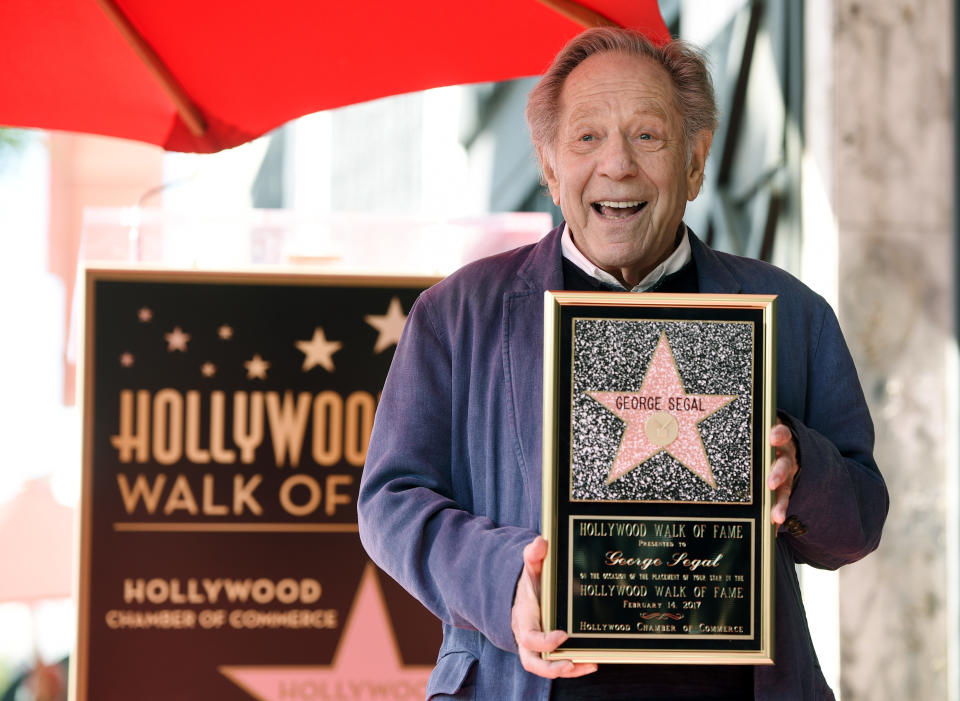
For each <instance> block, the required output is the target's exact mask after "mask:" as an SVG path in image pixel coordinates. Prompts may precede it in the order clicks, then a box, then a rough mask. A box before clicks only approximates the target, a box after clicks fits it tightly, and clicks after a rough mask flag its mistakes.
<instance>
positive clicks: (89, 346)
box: [70, 263, 442, 701]
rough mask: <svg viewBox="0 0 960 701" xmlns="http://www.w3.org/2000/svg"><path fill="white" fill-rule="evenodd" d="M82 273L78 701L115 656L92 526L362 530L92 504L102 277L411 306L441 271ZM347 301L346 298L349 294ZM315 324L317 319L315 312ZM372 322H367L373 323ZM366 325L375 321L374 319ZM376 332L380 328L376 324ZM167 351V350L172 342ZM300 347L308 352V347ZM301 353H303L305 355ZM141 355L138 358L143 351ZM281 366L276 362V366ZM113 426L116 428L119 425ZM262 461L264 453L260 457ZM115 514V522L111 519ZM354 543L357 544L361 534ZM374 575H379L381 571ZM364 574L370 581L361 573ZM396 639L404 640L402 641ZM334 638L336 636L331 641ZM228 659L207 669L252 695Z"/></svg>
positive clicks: (331, 522) (111, 269)
mask: <svg viewBox="0 0 960 701" xmlns="http://www.w3.org/2000/svg"><path fill="white" fill-rule="evenodd" d="M80 279H81V280H82V283H83V287H82V290H83V298H82V302H81V306H80V308H81V309H82V310H83V317H82V319H81V322H80V327H81V329H82V333H81V343H80V353H79V356H80V357H79V358H78V368H79V372H78V376H79V378H78V379H79V388H78V389H79V391H78V397H79V398H80V406H81V413H82V426H83V428H82V430H83V434H82V435H83V439H82V444H83V447H82V481H81V499H80V509H79V519H80V520H79V524H80V528H79V529H78V540H79V543H78V558H77V573H76V574H77V633H76V636H77V637H76V641H77V644H76V649H75V654H74V655H73V656H72V660H71V674H70V676H71V693H72V696H71V698H74V699H76V701H85V700H86V699H90V698H93V697H94V696H96V695H97V693H95V692H98V690H97V689H94V688H93V687H92V686H91V678H92V676H93V674H92V673H93V672H94V671H95V670H98V669H100V668H99V667H97V666H96V665H101V666H102V665H103V664H104V662H110V660H106V659H104V657H103V655H102V654H100V655H99V656H98V654H97V650H95V649H94V648H95V647H96V646H95V645H94V644H92V642H93V638H92V636H93V632H92V629H93V627H94V626H95V625H99V624H100V623H102V621H101V620H98V619H97V616H100V615H101V614H102V611H101V610H100V607H99V605H98V604H95V602H94V597H95V596H97V595H98V591H97V590H95V584H96V582H95V577H96V576H100V577H101V578H102V577H103V575H102V573H101V574H100V575H96V572H95V569H96V568H97V567H101V568H102V567H103V565H102V564H101V565H95V564H94V561H95V560H97V559H99V560H100V561H101V563H103V562H106V558H107V557H108V556H109V554H110V553H109V551H110V547H111V546H110V545H109V544H106V549H104V543H101V542H99V541H97V540H96V538H95V531H103V530H104V529H105V528H106V527H109V529H110V530H112V531H113V532H114V533H116V534H125V535H129V534H133V535H136V534H137V533H148V534H151V537H153V538H155V539H159V538H163V537H166V534H168V533H169V534H190V533H196V534H198V536H197V537H203V534H206V533H211V534H217V533H223V534H225V535H226V537H230V534H234V533H246V532H250V533H254V534H256V535H257V536H258V537H259V536H269V537H274V536H275V537H277V538H284V537H285V536H286V535H288V534H300V536H301V537H302V536H304V535H305V536H308V537H314V536H313V535H312V534H318V535H319V536H320V537H321V538H323V537H325V536H323V535H321V534H329V535H330V536H331V537H346V538H356V533H357V530H358V528H357V524H356V520H355V519H353V520H352V521H350V520H349V518H347V520H344V517H334V518H326V519H325V518H320V519H319V520H312V519H311V518H310V517H304V518H303V519H301V520H300V521H297V520H296V519H294V518H293V516H290V514H289V513H288V514H287V518H286V519H285V520H281V521H277V522H274V521H276V519H269V518H267V519H264V520H265V521H270V522H265V523H260V524H254V525H253V526H252V527H247V526H245V525H244V524H234V523H231V522H229V521H230V520H229V518H228V517H209V518H203V517H201V518H198V519H194V521H195V522H192V523H183V522H182V521H184V520H185V519H174V518H171V519H169V521H170V522H169V523H166V522H163V521H164V519H161V518H153V517H148V518H146V519H143V518H132V517H131V518H130V519H129V520H130V521H131V522H130V523H126V522H117V521H115V519H113V518H111V517H110V516H109V512H108V514H106V515H105V514H104V512H103V511H102V504H101V505H100V507H97V508H95V507H94V499H95V497H96V499H97V500H99V501H101V502H102V501H104V499H103V494H102V493H101V492H98V491H97V488H96V487H95V472H96V471H97V470H100V471H107V472H109V470H110V464H109V462H108V463H107V466H106V467H104V466H103V465H100V466H99V467H98V463H97V461H98V454H97V448H96V446H97V445H98V443H102V442H103V437H104V435H108V434H104V427H103V426H99V423H102V422H103V418H102V416H100V415H99V412H100V411H101V407H102V406H105V405H104V401H113V399H114V398H113V397H100V396H99V394H98V393H99V392H102V391H104V390H101V387H102V385H103V382H104V379H105V378H103V377H98V375H97V372H96V367H97V366H98V362H99V361H101V360H102V356H103V354H104V353H107V351H106V350H104V349H102V348H98V347H97V339H98V338H99V337H100V332H101V328H100V325H101V324H106V325H110V324H114V325H115V324H117V323H118V320H117V319H114V318H107V319H105V320H101V319H99V318H98V317H97V313H96V310H97V308H98V307H97V305H98V285H100V284H101V283H118V284H121V285H122V284H133V285H134V287H135V286H136V285H137V284H143V285H157V284H159V285H163V284H166V283H171V286H173V285H176V284H182V285H185V286H201V287H202V286H207V287H209V288H210V289H213V288H218V287H219V288H224V287H230V289H233V287H237V286H247V287H251V288H252V287H259V288H262V289H263V290H265V291H269V290H282V289H283V288H290V287H298V288H307V287H310V288H322V287H329V288H335V290H341V289H344V288H346V289H347V290H354V289H355V290H356V291H357V292H358V293H362V292H364V291H366V292H368V293H370V292H371V291H376V294H381V293H382V294H383V295H385V297H384V299H386V298H387V297H389V294H391V293H394V292H396V293H397V294H400V295H401V296H403V297H404V299H408V298H409V299H408V302H407V305H408V306H409V305H410V304H412V300H413V299H414V298H415V296H417V295H419V293H420V291H422V290H423V289H426V288H427V287H429V286H431V285H433V284H435V283H436V282H438V281H439V280H441V279H442V278H441V277H439V276H433V275H430V276H427V275H389V274H384V275H379V274H348V273H338V272H331V271H330V270H329V269H323V270H316V269H310V268H305V267H297V268H292V267H290V268H287V267H282V268H281V267H276V268H274V267H271V268H259V269H249V270H184V269H176V268H163V267H151V266H132V265H129V264H127V265H111V264H103V263H96V264H90V265H88V266H85V267H84V268H83V269H82V271H81V276H80ZM342 301H344V302H345V301H346V300H342ZM188 302H190V304H194V303H195V304H201V303H202V300H199V299H198V300H196V301H195V302H194V301H192V300H188ZM385 304H386V302H384V305H385ZM391 305H392V302H391ZM333 309H334V310H335V311H333V312H332V314H333V315H336V314H343V313H344V311H343V307H341V306H338V307H334V308H333ZM376 311H377V312H378V313H379V312H382V311H383V309H380V308H378V309H377V310H376ZM401 311H402V310H401ZM256 313H258V314H263V312H262V311H258V312H256ZM237 316H238V317H241V318H246V317H243V312H242V311H238V312H237ZM258 318H259V317H258ZM290 318H296V317H290ZM141 321H142V319H141ZM284 323H286V322H284ZM310 323H312V319H311V321H310ZM367 323H368V324H369V322H367ZM369 325H371V326H372V324H369ZM164 330H167V329H166V327H164ZM311 330H312V326H311ZM373 333H374V335H375V334H376V331H374V332H373ZM306 336H309V333H306ZM188 338H189V337H188ZM298 338H299V337H298ZM195 340H196V339H195ZM304 342H306V341H304ZM377 343H379V339H378V340H377ZM167 350H168V351H169V350H170V349H167ZM381 350H382V349H381ZM301 352H302V353H305V352H306V351H301ZM373 352H374V353H380V352H381V351H379V350H376V349H374V351H373ZM383 355H384V356H385V357H386V356H387V355H389V357H392V352H391V353H389V354H387V353H383ZM171 357H174V355H171ZM110 358H111V361H115V359H114V358H113V357H112V356H110ZM301 359H303V358H302V356H301ZM137 361H138V362H140V359H139V357H138V359H137ZM121 362H122V361H121ZM338 362H339V361H338ZM387 362H389V358H387ZM276 367H279V365H277V366H276ZM287 367H289V366H287ZM295 369H296V370H297V371H300V369H301V368H300V367H299V365H298V366H295ZM384 376H385V373H384ZM381 381H382V380H381ZM104 392H105V391H104ZM114 430H116V427H115V425H114ZM188 442H189V439H188ZM266 445H267V443H264V444H263V446H264V452H269V451H268V449H267V448H266V447H265V446H266ZM99 460H100V461H101V462H102V456H99ZM257 460H259V457H258V458H257ZM143 464H145V465H147V466H148V467H149V468H150V469H152V470H153V471H154V472H156V471H157V470H161V471H162V470H163V469H164V468H163V467H162V466H160V467H158V465H157V464H154V463H153V462H150V463H146V462H144V463H143ZM238 464H239V460H238ZM257 464H258V463H255V464H254V469H260V468H259V467H257ZM302 472H303V469H302V468H301V470H300V471H299V472H296V473H291V474H301V473H302ZM357 475H358V476H359V473H357ZM231 476H232V475H231ZM211 493H212V490H211ZM198 496H199V495H198ZM205 498H206V497H205ZM219 503H221V502H217V504H218V505H217V507H216V508H218V509H219V508H225V507H220V506H219ZM204 506H205V507H206V506H207V504H206V503H205V504H204ZM318 514H319V511H318ZM218 518H219V521H218ZM95 519H100V522H99V524H95V523H94V520H95ZM104 519H107V521H106V522H104V521H103V520H104ZM187 520H189V519H187ZM111 521H113V522H112V523H111ZM240 537H242V536H240ZM357 546H358V548H359V540H358V539H357ZM358 557H361V558H362V559H363V560H364V561H366V560H367V556H366V554H365V553H362V550H358ZM161 564H163V563H161ZM369 567H370V565H369V564H368V565H366V566H364V568H363V569H362V570H360V572H362V573H363V574H360V577H363V578H365V577H366V576H367V575H366V574H365V573H366V570H367V568H369ZM175 576H177V575H175ZM373 576H374V578H375V579H376V576H375V575H373ZM363 581H366V580H365V579H364V580H363ZM382 586H383V584H382V583H381V584H380V587H381V588H382ZM394 588H395V587H393V586H392V584H391V591H392V589H394ZM381 590H382V589H381ZM358 591H359V590H358ZM101 592H102V587H101ZM325 595H326V594H324V596H325ZM382 596H383V594H381V598H382ZM345 600H346V599H345ZM351 600H352V594H351ZM188 605H189V604H185V605H184V608H186V607H187V606H188ZM211 608H212V607H211ZM342 611H343V613H344V614H348V613H349V612H350V611H352V604H350V603H349V602H348V603H347V604H346V605H345V607H344V608H343V609H342ZM345 623H346V622H345V620H340V621H339V622H338V623H337V628H338V629H339V631H343V629H344V627H345ZM198 628H199V627H198ZM165 633H166V631H161V633H160V637H162V636H163V634H165ZM338 636H340V637H342V632H338ZM338 639H339V638H338ZM395 642H397V643H399V641H395ZM333 644H338V643H336V641H334V643H333ZM158 661H162V660H158ZM230 662H231V661H230V660H225V663H226V664H225V665H222V666H220V667H211V668H210V670H209V671H210V674H211V675H212V676H215V677H216V678H217V679H219V680H220V682H222V683H225V684H228V685H229V684H233V685H234V687H233V689H232V691H234V692H235V695H236V698H240V697H244V698H246V697H247V696H249V694H248V693H247V692H246V691H245V689H244V688H243V687H242V685H241V684H240V683H239V682H237V681H236V680H235V679H233V677H231V676H230V675H229V674H228V673H227V671H225V670H230V669H231V668H230V667H229V664H230ZM238 664H246V665H248V668H251V669H256V667H255V666H250V665H256V664H257V663H256V662H251V660H250V659H249V658H248V659H245V660H242V661H241V662H238ZM271 665H272V666H273V667H276V662H267V663H266V665H265V666H264V669H266V668H267V667H270V666H271ZM291 669H292V670H294V671H296V670H298V669H301V668H298V667H291ZM410 669H411V670H418V671H417V674H420V673H421V671H422V673H423V674H424V675H425V674H426V673H428V671H429V668H428V667H416V666H410ZM221 677H222V679H221ZM425 678H426V677H425V676H424V679H425ZM99 693H100V694H101V695H100V696H99V698H120V696H113V695H112V692H109V693H107V695H106V696H104V695H103V693H104V690H103V689H100V690H99ZM129 693H131V690H130V689H128V688H127V689H125V690H124V692H123V695H122V697H123V698H126V697H127V695H128V694H129ZM207 697H208V696H207ZM144 698H146V697H144Z"/></svg>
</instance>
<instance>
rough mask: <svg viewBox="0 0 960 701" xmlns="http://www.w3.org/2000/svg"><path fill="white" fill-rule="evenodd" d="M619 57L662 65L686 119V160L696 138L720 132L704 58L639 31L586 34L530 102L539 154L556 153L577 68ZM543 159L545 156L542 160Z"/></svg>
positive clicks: (533, 136) (553, 68)
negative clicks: (564, 94)
mask: <svg viewBox="0 0 960 701" xmlns="http://www.w3.org/2000/svg"><path fill="white" fill-rule="evenodd" d="M605 52H615V53H622V54H628V55H633V56H639V57H643V58H649V59H651V60H653V61H656V62H657V63H658V64H659V65H661V66H663V68H664V70H666V72H667V75H669V76H670V80H671V82H672V83H673V88H674V90H673V95H674V102H675V106H676V108H677V111H678V112H679V113H680V116H681V118H682V120H683V137H684V144H685V145H686V150H687V158H689V157H690V150H691V148H692V145H693V137H694V136H695V135H696V134H698V133H699V132H701V131H703V130H707V131H709V132H710V133H711V134H712V133H713V131H714V130H715V129H716V128H717V100H716V97H715V95H714V92H713V81H711V79H710V71H709V69H708V68H707V62H706V59H705V58H704V57H703V55H702V53H701V52H700V51H698V50H697V49H696V48H694V47H693V46H692V45H691V44H688V43H687V42H684V41H682V40H679V39H674V40H673V41H669V42H667V43H665V44H662V45H660V46H657V45H656V44H654V43H653V42H651V41H650V40H649V39H647V37H645V36H644V35H643V34H641V33H640V32H637V31H635V30H632V29H624V28H622V27H598V28H594V29H588V30H586V31H585V32H583V33H581V34H579V35H577V36H576V37H574V38H573V39H571V40H570V41H569V42H568V43H567V45H566V46H565V47H563V49H562V50H561V51H560V53H559V54H557V57H556V58H555V59H554V60H553V64H552V65H551V66H550V68H549V69H547V72H546V73H544V75H543V77H542V78H541V79H540V81H539V82H538V83H537V84H536V86H535V87H534V88H533V90H531V91H530V95H529V96H528V98H527V112H526V116H527V125H528V126H529V127H530V138H531V139H532V140H533V144H534V146H536V147H537V151H538V153H539V152H544V153H546V154H550V153H552V150H553V147H554V145H555V144H556V139H557V130H558V128H559V118H560V93H561V91H562V90H563V85H564V82H565V81H566V79H567V76H569V75H570V74H571V73H572V72H573V69H574V68H576V67H577V66H579V65H580V64H581V63H582V62H583V61H585V60H586V59H587V58H589V57H590V56H592V55H594V54H599V53H605ZM541 157H543V156H541Z"/></svg>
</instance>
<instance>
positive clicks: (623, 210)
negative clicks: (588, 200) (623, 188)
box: [591, 200, 647, 219]
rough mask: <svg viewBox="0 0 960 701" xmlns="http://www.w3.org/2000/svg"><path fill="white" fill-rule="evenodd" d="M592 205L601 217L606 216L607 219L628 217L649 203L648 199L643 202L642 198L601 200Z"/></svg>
mask: <svg viewBox="0 0 960 701" xmlns="http://www.w3.org/2000/svg"><path fill="white" fill-rule="evenodd" d="M591 206H592V207H593V210H594V211H595V212H596V213H597V214H599V215H600V216H601V217H606V218H607V219H626V218H627V217H632V216H633V215H634V214H636V213H637V212H639V211H641V210H642V209H643V208H644V207H646V206H647V203H646V201H643V202H641V201H640V200H625V201H622V202H615V201H613V200H600V201H599V202H594V203H593V204H592V205H591Z"/></svg>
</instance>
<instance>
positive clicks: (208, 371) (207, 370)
mask: <svg viewBox="0 0 960 701" xmlns="http://www.w3.org/2000/svg"><path fill="white" fill-rule="evenodd" d="M200 372H201V374H202V375H203V376H204V377H213V376H214V375H216V374H217V366H216V365H214V364H213V363H210V362H207V363H204V364H203V365H201V366H200Z"/></svg>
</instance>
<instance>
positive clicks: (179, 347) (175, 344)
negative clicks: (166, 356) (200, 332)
mask: <svg viewBox="0 0 960 701" xmlns="http://www.w3.org/2000/svg"><path fill="white" fill-rule="evenodd" d="M163 337H164V338H165V339H167V352H169V353H172V352H173V351H180V352H181V353H186V352H187V343H188V342H189V341H190V334H188V333H184V332H183V329H181V328H180V327H179V326H175V327H174V328H173V331H171V332H170V333H166V334H164V335H163Z"/></svg>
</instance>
